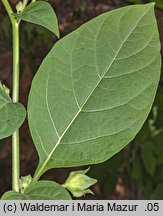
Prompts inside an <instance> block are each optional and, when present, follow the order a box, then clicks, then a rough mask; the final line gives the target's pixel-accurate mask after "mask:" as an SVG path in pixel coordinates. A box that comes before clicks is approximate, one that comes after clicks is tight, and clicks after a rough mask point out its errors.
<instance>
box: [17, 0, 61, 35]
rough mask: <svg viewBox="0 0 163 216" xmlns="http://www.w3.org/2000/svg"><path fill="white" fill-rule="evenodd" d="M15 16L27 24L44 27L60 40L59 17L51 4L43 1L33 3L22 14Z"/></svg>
mask: <svg viewBox="0 0 163 216" xmlns="http://www.w3.org/2000/svg"><path fill="white" fill-rule="evenodd" d="M14 15H15V16H16V17H18V18H20V19H22V20H24V21H26V22H30V23H34V24H37V25H40V26H43V27H44V28H46V29H48V30H50V31H51V32H53V33H54V34H55V35H56V36H57V37H58V38H59V30H58V21H57V17H56V14H55V12H54V10H53V8H52V7H51V5H50V4H49V3H47V2H43V1H38V2H34V3H31V4H29V5H28V6H27V7H26V8H25V9H24V10H23V12H22V13H20V14H14Z"/></svg>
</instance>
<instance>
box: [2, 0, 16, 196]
mask: <svg viewBox="0 0 163 216" xmlns="http://www.w3.org/2000/svg"><path fill="white" fill-rule="evenodd" d="M2 3H3V5H4V6H5V8H6V11H7V13H8V16H9V18H10V20H11V23H12V31H13V95H12V99H13V102H15V103H17V102H18V100H19V21H18V20H17V19H16V18H15V17H14V16H13V10H12V8H11V6H10V4H9V2H8V0H2ZM12 189H13V190H15V191H16V192H19V131H18V130H17V131H16V132H15V133H14V134H13V136H12Z"/></svg>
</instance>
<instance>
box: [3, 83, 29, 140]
mask: <svg viewBox="0 0 163 216" xmlns="http://www.w3.org/2000/svg"><path fill="white" fill-rule="evenodd" d="M25 117H26V111H25V108H24V107H23V105H22V104H20V103H13V102H12V100H11V98H10V97H9V89H8V88H7V87H6V86H4V85H2V84H1V83H0V139H3V138H6V137H8V136H11V135H12V134H13V133H14V132H15V131H16V130H17V129H18V128H19V127H20V126H21V124H22V123H23V121H24V119H25Z"/></svg>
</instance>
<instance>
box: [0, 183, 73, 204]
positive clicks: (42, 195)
mask: <svg viewBox="0 0 163 216" xmlns="http://www.w3.org/2000/svg"><path fill="white" fill-rule="evenodd" d="M1 200H71V196H70V194H69V193H68V191H67V190H66V189H64V188H63V187H62V186H61V185H59V184H57V183H56V182H52V181H38V182H35V183H33V184H31V185H30V186H29V187H28V188H27V189H26V190H25V192H24V194H20V193H17V192H15V191H8V192H6V193H5V194H4V195H3V196H2V197H1Z"/></svg>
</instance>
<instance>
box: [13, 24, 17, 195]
mask: <svg viewBox="0 0 163 216" xmlns="http://www.w3.org/2000/svg"><path fill="white" fill-rule="evenodd" d="M12 29H13V95H12V99H13V102H15V103H17V102H18V100H19V24H18V23H17V22H14V23H13V24H12ZM12 189H13V190H15V191H17V192H19V130H17V131H16V132H15V133H14V134H13V136H12Z"/></svg>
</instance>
